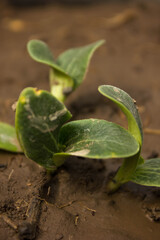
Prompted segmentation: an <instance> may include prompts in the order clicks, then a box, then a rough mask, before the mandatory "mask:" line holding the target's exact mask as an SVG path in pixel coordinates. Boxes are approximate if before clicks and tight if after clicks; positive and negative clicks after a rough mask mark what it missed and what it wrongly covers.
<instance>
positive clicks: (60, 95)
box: [49, 69, 74, 103]
mask: <svg viewBox="0 0 160 240" xmlns="http://www.w3.org/2000/svg"><path fill="white" fill-rule="evenodd" d="M49 78H50V88H51V94H52V95H53V96H54V97H56V98H57V99H58V100H59V101H60V102H62V103H63V102H64V101H65V100H66V97H67V96H68V95H69V94H70V93H71V92H72V91H73V85H74V83H73V80H72V79H71V78H70V77H69V76H67V75H65V74H62V73H60V72H58V71H57V70H53V69H51V70H50V75H49Z"/></svg>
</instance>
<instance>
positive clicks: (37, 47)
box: [27, 40, 104, 102]
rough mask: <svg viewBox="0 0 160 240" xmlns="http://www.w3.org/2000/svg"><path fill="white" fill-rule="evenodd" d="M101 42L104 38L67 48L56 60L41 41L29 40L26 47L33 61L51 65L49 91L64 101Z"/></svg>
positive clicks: (81, 78)
mask: <svg viewBox="0 0 160 240" xmlns="http://www.w3.org/2000/svg"><path fill="white" fill-rule="evenodd" d="M103 43H104V40H100V41H97V42H95V43H92V44H90V45H87V46H85V47H80V48H75V49H70V50H67V51H65V52H64V53H62V54H61V55H60V56H59V57H58V59H57V61H55V60H54V58H53V55H52V52H51V50H50V49H49V47H48V45H47V44H46V43H44V42H43V41H40V40H31V41H29V42H28V44H27V49H28V52H29V55H30V56H31V57H32V58H33V59H34V60H35V61H37V62H40V63H43V64H46V65H48V66H50V67H51V70H50V87H51V93H52V95H53V96H55V97H56V98H57V99H58V100H60V101H61V102H64V100H65V99H66V97H67V95H69V94H70V93H71V92H72V91H73V90H74V89H75V88H77V87H78V86H79V85H80V84H81V82H82V81H83V79H84V77H85V73H86V70H87V67H88V65H89V62H90V59H91V57H92V55H93V53H94V51H95V50H96V49H97V48H98V47H99V46H101V45H102V44H103Z"/></svg>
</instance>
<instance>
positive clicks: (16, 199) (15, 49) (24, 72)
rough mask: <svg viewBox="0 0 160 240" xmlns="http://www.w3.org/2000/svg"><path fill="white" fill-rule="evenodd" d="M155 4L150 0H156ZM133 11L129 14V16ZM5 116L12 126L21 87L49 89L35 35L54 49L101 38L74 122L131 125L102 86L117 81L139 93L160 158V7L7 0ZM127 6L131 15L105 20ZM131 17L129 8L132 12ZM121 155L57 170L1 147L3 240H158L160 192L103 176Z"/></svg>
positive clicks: (147, 137)
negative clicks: (34, 56)
mask: <svg viewBox="0 0 160 240" xmlns="http://www.w3.org/2000/svg"><path fill="white" fill-rule="evenodd" d="M150 2H151V1H150ZM128 12H132V14H131V16H132V17H126V15H127V14H128ZM0 13H1V14H0V33H1V35H0V39H1V40H0V43H1V44H0V69H1V70H0V84H1V87H0V121H6V122H8V123H10V124H14V112H12V110H11V105H12V104H13V103H14V102H15V101H16V99H17V98H18V96H19V94H20V92H21V90H22V89H23V88H24V87H27V86H32V87H38V88H42V89H47V90H48V89H49V84H48V68H47V67H46V66H43V65H40V64H38V63H35V62H34V61H32V60H31V59H30V58H29V56H28V54H27V51H26V43H27V41H28V40H29V39H32V38H38V39H42V40H44V41H46V42H47V43H48V44H49V45H50V47H51V48H52V50H53V52H54V53H55V56H57V55H58V54H59V53H61V52H62V51H64V50H65V49H67V48H70V47H76V46H81V45H85V44H87V43H90V42H94V41H96V40H98V39H106V44H105V45H104V46H102V47H101V48H100V49H99V50H98V51H97V52H96V53H95V56H94V58H93V60H92V62H91V65H90V68H89V71H88V75H87V77H86V79H85V81H84V83H83V84H82V85H81V86H80V87H79V88H78V89H77V91H76V92H75V93H73V94H72V95H71V96H70V97H69V98H68V100H67V107H68V108H69V109H70V111H71V112H72V113H73V119H82V118H90V117H94V118H101V119H107V120H109V121H114V122H117V123H119V124H121V125H123V126H126V121H125V118H124V116H123V114H122V113H121V112H120V111H119V110H118V109H117V108H116V106H115V105H114V104H112V103H111V102H110V101H108V100H106V99H105V98H104V97H102V96H101V95H100V94H99V93H98V91H97V87H98V86H99V85H101V84H111V85H115V86H117V87H120V88H122V89H124V90H125V91H127V92H128V93H129V94H131V96H132V97H133V98H134V99H136V100H137V104H138V106H139V110H140V114H141V117H142V122H143V126H144V130H145V133H144V145H143V150H142V155H143V157H144V158H148V157H157V156H158V155H160V148H159V140H160V136H159V135H158V134H152V131H150V133H149V132H148V130H147V129H148V128H149V129H158V128H159V122H160V115H159V109H160V81H159V76H160V68H159V63H160V22H159V20H160V4H159V3H156V2H155V3H154V2H152V3H149V2H140V1H138V2H137V1H133V2H132V1H123V3H119V2H116V1H114V2H113V1H111V2H106V3H101V4H88V5H85V6H83V5H78V6H77V5H76V6H71V5H68V6H67V5H65V6H64V5H60V4H59V5H58V4H52V5H46V6H39V7H35V8H27V9H26V8H13V7H10V6H8V5H6V4H5V3H4V2H3V1H2V2H1V3H0ZM119 13H121V14H122V15H123V16H124V15H125V17H124V19H125V20H124V21H120V22H119V21H118V23H116V24H115V23H114V24H113V22H112V21H109V20H108V19H109V18H111V17H113V16H116V15H117V14H119ZM127 16H128V15H127ZM120 164H121V160H110V159H109V160H92V159H90V160H87V159H83V158H76V157H73V158H69V159H68V160H67V161H66V162H65V164H64V165H63V166H62V167H61V168H59V170H58V171H57V172H56V173H55V174H54V175H53V176H52V177H51V178H48V176H46V174H45V172H44V170H43V169H42V168H41V167H39V166H37V165H36V164H35V163H34V162H32V161H31V160H28V159H26V158H25V157H24V155H23V154H11V153H7V152H4V151H0V239H1V240H16V239H37V240H53V239H55V240H61V239H63V240H82V239H83V240H93V239H95V240H117V239H118V240H144V239H145V240H150V239H154V240H158V239H159V237H160V225H159V224H160V201H159V198H160V189H159V188H151V187H143V186H138V185H136V184H133V183H128V184H125V185H124V186H122V187H121V188H120V190H119V191H117V192H116V193H115V194H112V195H108V194H107V193H106V182H107V181H108V179H109V177H110V176H111V175H112V174H115V172H116V170H117V169H118V167H119V166H120Z"/></svg>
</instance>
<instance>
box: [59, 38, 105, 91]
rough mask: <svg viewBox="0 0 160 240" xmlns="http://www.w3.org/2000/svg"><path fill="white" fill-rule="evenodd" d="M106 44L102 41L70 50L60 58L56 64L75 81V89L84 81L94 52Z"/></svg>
mask: <svg viewBox="0 0 160 240" xmlns="http://www.w3.org/2000/svg"><path fill="white" fill-rule="evenodd" d="M104 42H105V41H104V40H100V41H97V42H94V43H92V44H89V45H87V46H83V47H78V48H73V49H69V50H67V51H65V52H64V53H62V54H61V55H60V56H59V57H58V59H57V61H56V62H57V64H58V65H59V66H60V67H61V68H62V69H63V70H64V71H65V72H66V73H67V74H68V75H69V76H70V77H71V78H72V79H73V81H74V89H75V88H77V87H78V86H79V85H80V84H81V82H82V81H83V79H84V77H85V74H86V71H87V68H88V65H89V62H90V60H91V57H92V55H93V53H94V51H95V50H96V49H97V48H98V47H100V46H101V45H102V44H104Z"/></svg>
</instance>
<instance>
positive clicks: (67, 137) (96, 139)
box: [59, 119, 139, 158]
mask: <svg viewBox="0 0 160 240" xmlns="http://www.w3.org/2000/svg"><path fill="white" fill-rule="evenodd" d="M59 144H60V145H61V148H62V150H63V151H64V152H65V153H66V154H70V155H75V156H84V157H88V158H121V157H128V156H132V155H134V154H136V153H137V152H138V151H139V144H138V143H137V141H136V140H135V138H134V137H133V136H132V135H131V134H130V133H129V132H128V131H127V130H125V129H124V128H122V127H120V126H119V125H116V124H115V123H111V122H107V121H105V120H97V119H88V120H79V121H73V122H69V123H67V124H65V125H63V126H62V128H61V130H60V136H59Z"/></svg>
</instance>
